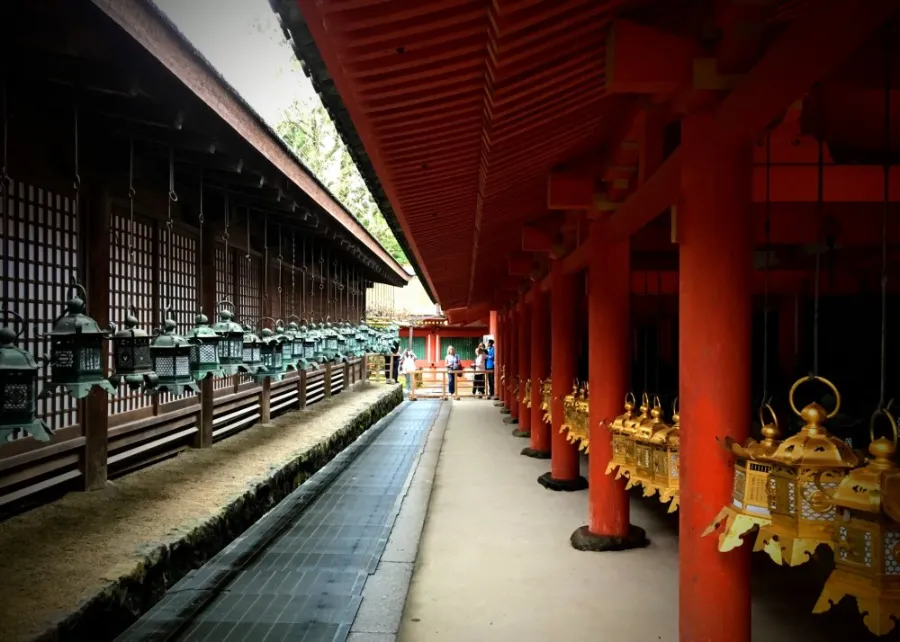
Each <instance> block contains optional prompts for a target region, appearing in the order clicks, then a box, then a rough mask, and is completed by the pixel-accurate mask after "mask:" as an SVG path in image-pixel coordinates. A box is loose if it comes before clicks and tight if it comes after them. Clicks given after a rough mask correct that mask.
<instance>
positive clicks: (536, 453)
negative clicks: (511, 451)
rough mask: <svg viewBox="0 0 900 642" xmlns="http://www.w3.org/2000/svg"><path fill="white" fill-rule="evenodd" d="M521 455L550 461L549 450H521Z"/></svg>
mask: <svg viewBox="0 0 900 642" xmlns="http://www.w3.org/2000/svg"><path fill="white" fill-rule="evenodd" d="M521 454H522V455H523V456H524V457H531V458H532V459H550V451H549V450H535V449H534V448H523V449H522V453H521Z"/></svg>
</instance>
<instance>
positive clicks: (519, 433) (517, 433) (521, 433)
mask: <svg viewBox="0 0 900 642" xmlns="http://www.w3.org/2000/svg"><path fill="white" fill-rule="evenodd" d="M516 423H518V422H516ZM512 436H513V437H522V438H523V439H531V431H530V430H519V429H518V428H515V429H514V430H513V431H512Z"/></svg>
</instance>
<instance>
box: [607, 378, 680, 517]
mask: <svg viewBox="0 0 900 642" xmlns="http://www.w3.org/2000/svg"><path fill="white" fill-rule="evenodd" d="M635 402H636V399H635V397H634V395H633V394H631V393H628V395H626V397H625V412H624V413H622V414H621V415H619V416H618V417H616V418H615V419H614V420H613V421H612V422H610V423H609V424H608V428H609V431H610V433H612V451H613V452H612V458H611V459H610V461H609V464H608V465H607V467H606V474H607V475H610V474H612V473H613V472H615V474H616V479H620V478H621V477H625V478H627V479H628V484H627V485H626V488H627V489H631V488H634V487H635V486H641V487H642V488H643V491H644V496H645V497H653V496H654V495H658V497H659V501H660V502H662V503H664V504H669V512H670V513H672V512H674V511H676V510H678V503H679V501H678V500H679V481H678V480H679V447H680V433H681V424H680V418H679V416H678V406H677V400H676V402H675V405H674V407H673V411H672V423H671V424H667V423H666V422H665V420H664V418H663V409H662V405H661V404H660V401H659V398H658V397H654V399H653V405H652V407H651V405H650V398H649V396H648V395H647V393H644V394H643V396H642V397H641V405H640V407H639V408H638V413H639V414H638V415H637V416H635V414H634V406H635Z"/></svg>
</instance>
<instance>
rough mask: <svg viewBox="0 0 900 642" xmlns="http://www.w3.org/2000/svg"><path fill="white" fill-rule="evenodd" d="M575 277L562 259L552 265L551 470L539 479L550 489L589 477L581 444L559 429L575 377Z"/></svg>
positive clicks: (578, 485) (577, 486)
mask: <svg viewBox="0 0 900 642" xmlns="http://www.w3.org/2000/svg"><path fill="white" fill-rule="evenodd" d="M576 358H577V354H576V353H575V279H574V278H573V277H572V275H571V274H566V273H565V272H563V266H562V262H561V261H558V260H557V261H553V262H552V263H551V267H550V361H551V364H552V365H551V371H552V373H553V391H552V396H551V400H550V407H551V413H550V414H551V420H552V424H551V427H550V439H551V442H552V446H551V451H550V452H551V457H550V472H549V473H544V474H543V475H541V476H540V477H538V483H540V484H541V485H542V486H544V487H545V488H549V489H550V490H584V489H585V488H587V480H586V479H585V478H584V477H582V476H581V475H580V471H579V464H580V461H579V457H578V446H576V445H575V444H572V443H569V441H568V440H567V439H566V435H565V434H564V433H561V432H560V428H562V425H563V423H564V420H565V416H564V407H563V399H564V398H565V396H566V395H567V394H569V393H570V392H571V391H572V383H573V381H574V380H575V371H576V368H577V363H576Z"/></svg>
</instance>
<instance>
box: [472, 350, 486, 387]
mask: <svg viewBox="0 0 900 642" xmlns="http://www.w3.org/2000/svg"><path fill="white" fill-rule="evenodd" d="M484 353H485V350H483V349H482V348H478V350H476V353H475V382H474V383H473V385H472V394H474V395H475V396H476V397H477V396H479V395H481V396H482V397H483V396H484V372H483V371H484V357H485V354H484Z"/></svg>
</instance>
